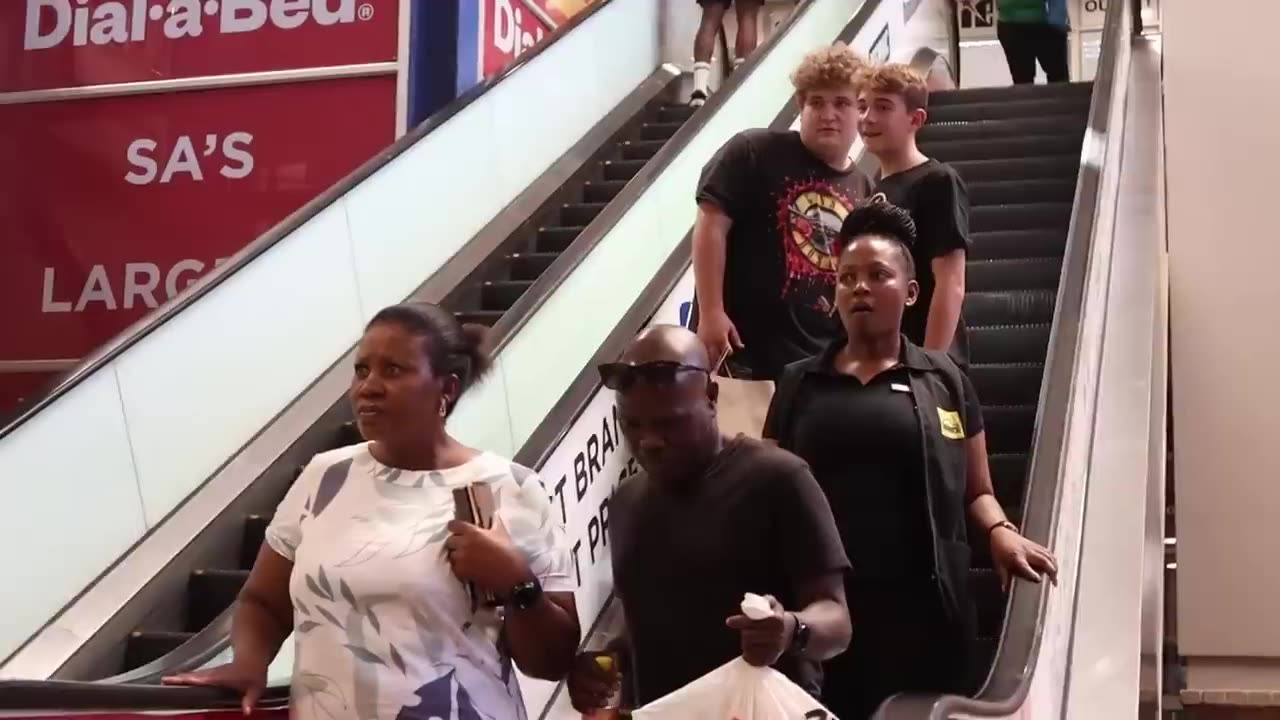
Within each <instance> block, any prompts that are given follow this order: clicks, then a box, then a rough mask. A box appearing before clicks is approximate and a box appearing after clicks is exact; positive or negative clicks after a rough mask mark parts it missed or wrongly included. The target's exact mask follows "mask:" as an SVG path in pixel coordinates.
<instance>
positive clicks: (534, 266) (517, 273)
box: [507, 252, 560, 280]
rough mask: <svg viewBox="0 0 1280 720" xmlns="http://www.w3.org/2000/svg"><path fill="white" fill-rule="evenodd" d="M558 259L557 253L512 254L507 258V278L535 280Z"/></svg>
mask: <svg viewBox="0 0 1280 720" xmlns="http://www.w3.org/2000/svg"><path fill="white" fill-rule="evenodd" d="M558 257H560V254H559V253H543V252H539V253H513V254H511V255H508V256H507V277H509V278H511V279H512V280H537V279H538V278H539V277H541V276H542V273H544V272H546V271H547V268H549V267H551V263H553V262H555V261H556V258H558Z"/></svg>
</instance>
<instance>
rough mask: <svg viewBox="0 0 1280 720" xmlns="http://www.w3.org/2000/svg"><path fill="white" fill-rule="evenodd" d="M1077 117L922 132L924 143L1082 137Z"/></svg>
mask: <svg viewBox="0 0 1280 720" xmlns="http://www.w3.org/2000/svg"><path fill="white" fill-rule="evenodd" d="M1081 129H1082V126H1081V124H1080V118H1079V116H1077V115H1042V116H1038V117H1027V118H1014V119H1012V120H975V121H973V122H945V123H935V122H930V123H929V124H928V125H925V126H924V127H923V128H921V129H920V134H919V138H920V141H921V142H934V141H938V140H966V139H979V138H1001V137H1024V136H1029V135H1056V134H1058V133H1063V134H1071V133H1079V132H1080V131H1081Z"/></svg>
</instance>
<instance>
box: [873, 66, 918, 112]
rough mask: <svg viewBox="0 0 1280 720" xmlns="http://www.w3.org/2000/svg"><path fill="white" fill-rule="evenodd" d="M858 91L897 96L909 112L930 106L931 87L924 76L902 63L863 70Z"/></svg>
mask: <svg viewBox="0 0 1280 720" xmlns="http://www.w3.org/2000/svg"><path fill="white" fill-rule="evenodd" d="M857 82H858V91H859V92H862V91H864V90H867V91H870V92H873V93H876V94H877V95H897V96H898V97H900V98H902V104H903V105H905V106H906V108H907V112H914V111H916V110H923V109H924V108H926V107H928V106H929V85H928V83H927V82H926V81H925V78H924V76H923V75H921V74H920V73H919V72H917V71H916V70H914V69H912V68H911V66H910V65H903V64H902V63H886V64H884V65H872V66H869V67H866V68H863V70H862V72H861V73H860V74H859V76H858V81H857Z"/></svg>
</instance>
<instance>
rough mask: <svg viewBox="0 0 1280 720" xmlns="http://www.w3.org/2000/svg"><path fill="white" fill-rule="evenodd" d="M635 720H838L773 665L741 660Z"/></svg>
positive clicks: (637, 713) (662, 700)
mask: <svg viewBox="0 0 1280 720" xmlns="http://www.w3.org/2000/svg"><path fill="white" fill-rule="evenodd" d="M631 717H632V718H634V719H635V720H690V719H691V718H697V719H698V720H836V716H835V715H833V714H831V711H830V710H827V709H826V708H824V707H823V706H822V704H821V703H819V702H818V701H817V700H814V699H813V696H812V695H810V694H809V693H807V692H805V691H804V690H802V689H800V686H799V685H796V684H795V683H793V682H791V681H790V680H788V679H787V677H786V676H785V675H783V674H782V673H780V672H778V671H777V670H774V669H773V668H760V667H754V666H752V665H749V664H747V661H746V660H743V659H742V658H738V659H736V660H734V661H732V662H729V663H726V664H724V665H721V666H720V667H718V668H716V669H715V670H712V671H711V672H709V673H707V674H706V675H703V676H702V677H700V678H698V679H697V680H694V681H693V682H691V683H689V684H688V685H685V686H684V687H682V688H680V689H679V690H676V691H675V692H673V693H671V694H670V695H667V696H666V697H663V698H660V699H658V700H655V701H654V702H651V703H649V704H648V705H645V706H644V707H642V708H640V709H638V710H635V711H634V712H632V713H631Z"/></svg>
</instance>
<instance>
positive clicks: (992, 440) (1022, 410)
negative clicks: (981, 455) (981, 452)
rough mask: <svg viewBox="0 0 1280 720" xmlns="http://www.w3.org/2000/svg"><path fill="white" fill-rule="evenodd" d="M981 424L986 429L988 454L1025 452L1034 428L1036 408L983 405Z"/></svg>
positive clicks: (1033, 406)
mask: <svg viewBox="0 0 1280 720" xmlns="http://www.w3.org/2000/svg"><path fill="white" fill-rule="evenodd" d="M982 422H983V424H984V426H985V427H986V429H987V451H988V452H993V453H1009V452H1026V451H1027V450H1028V449H1029V448H1030V447H1031V436H1032V434H1033V432H1034V431H1035V427H1036V406H1035V405H984V406H983V407H982Z"/></svg>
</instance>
